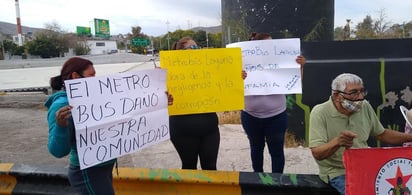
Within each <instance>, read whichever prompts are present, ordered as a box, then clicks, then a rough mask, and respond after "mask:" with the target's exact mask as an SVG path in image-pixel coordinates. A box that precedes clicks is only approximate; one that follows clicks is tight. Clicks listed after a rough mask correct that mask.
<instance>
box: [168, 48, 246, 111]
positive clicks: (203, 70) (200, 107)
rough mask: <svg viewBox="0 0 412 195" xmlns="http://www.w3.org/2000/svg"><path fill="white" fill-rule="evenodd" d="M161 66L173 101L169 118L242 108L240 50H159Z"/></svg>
mask: <svg viewBox="0 0 412 195" xmlns="http://www.w3.org/2000/svg"><path fill="white" fill-rule="evenodd" d="M160 65H161V67H163V68H165V69H167V89H168V91H169V92H170V93H171V94H172V95H173V99H174V101H173V105H172V106H169V114H170V115H179V114H193V113H206V112H219V111H229V110H241V109H243V107H244V92H243V80H242V77H241V72H242V57H241V53H240V49H239V48H229V49H200V50H174V51H161V52H160Z"/></svg>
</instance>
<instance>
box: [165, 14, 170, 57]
mask: <svg viewBox="0 0 412 195" xmlns="http://www.w3.org/2000/svg"><path fill="white" fill-rule="evenodd" d="M169 24H170V22H169V20H168V21H167V22H166V26H167V50H170V35H169Z"/></svg>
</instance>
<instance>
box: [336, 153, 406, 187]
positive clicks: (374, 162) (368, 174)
mask: <svg viewBox="0 0 412 195" xmlns="http://www.w3.org/2000/svg"><path fill="white" fill-rule="evenodd" d="M343 162H344V165H345V168H346V194H347V195H359V194H363V195H368V194H371V195H375V194H376V195H379V194H385V195H410V194H411V191H412V178H411V177H412V147H384V148H363V149H347V150H345V152H344V155H343Z"/></svg>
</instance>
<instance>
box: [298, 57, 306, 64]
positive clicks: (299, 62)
mask: <svg viewBox="0 0 412 195" xmlns="http://www.w3.org/2000/svg"><path fill="white" fill-rule="evenodd" d="M296 63H298V64H300V65H301V67H303V65H305V63H306V59H305V57H304V56H298V57H296Z"/></svg>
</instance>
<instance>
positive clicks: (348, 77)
mask: <svg viewBox="0 0 412 195" xmlns="http://www.w3.org/2000/svg"><path fill="white" fill-rule="evenodd" d="M348 83H353V84H360V85H363V81H362V79H361V78H360V77H359V76H358V75H355V74H351V73H342V74H340V75H338V76H337V77H336V78H335V79H333V81H332V94H333V91H345V88H346V85H347V84H348Z"/></svg>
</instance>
